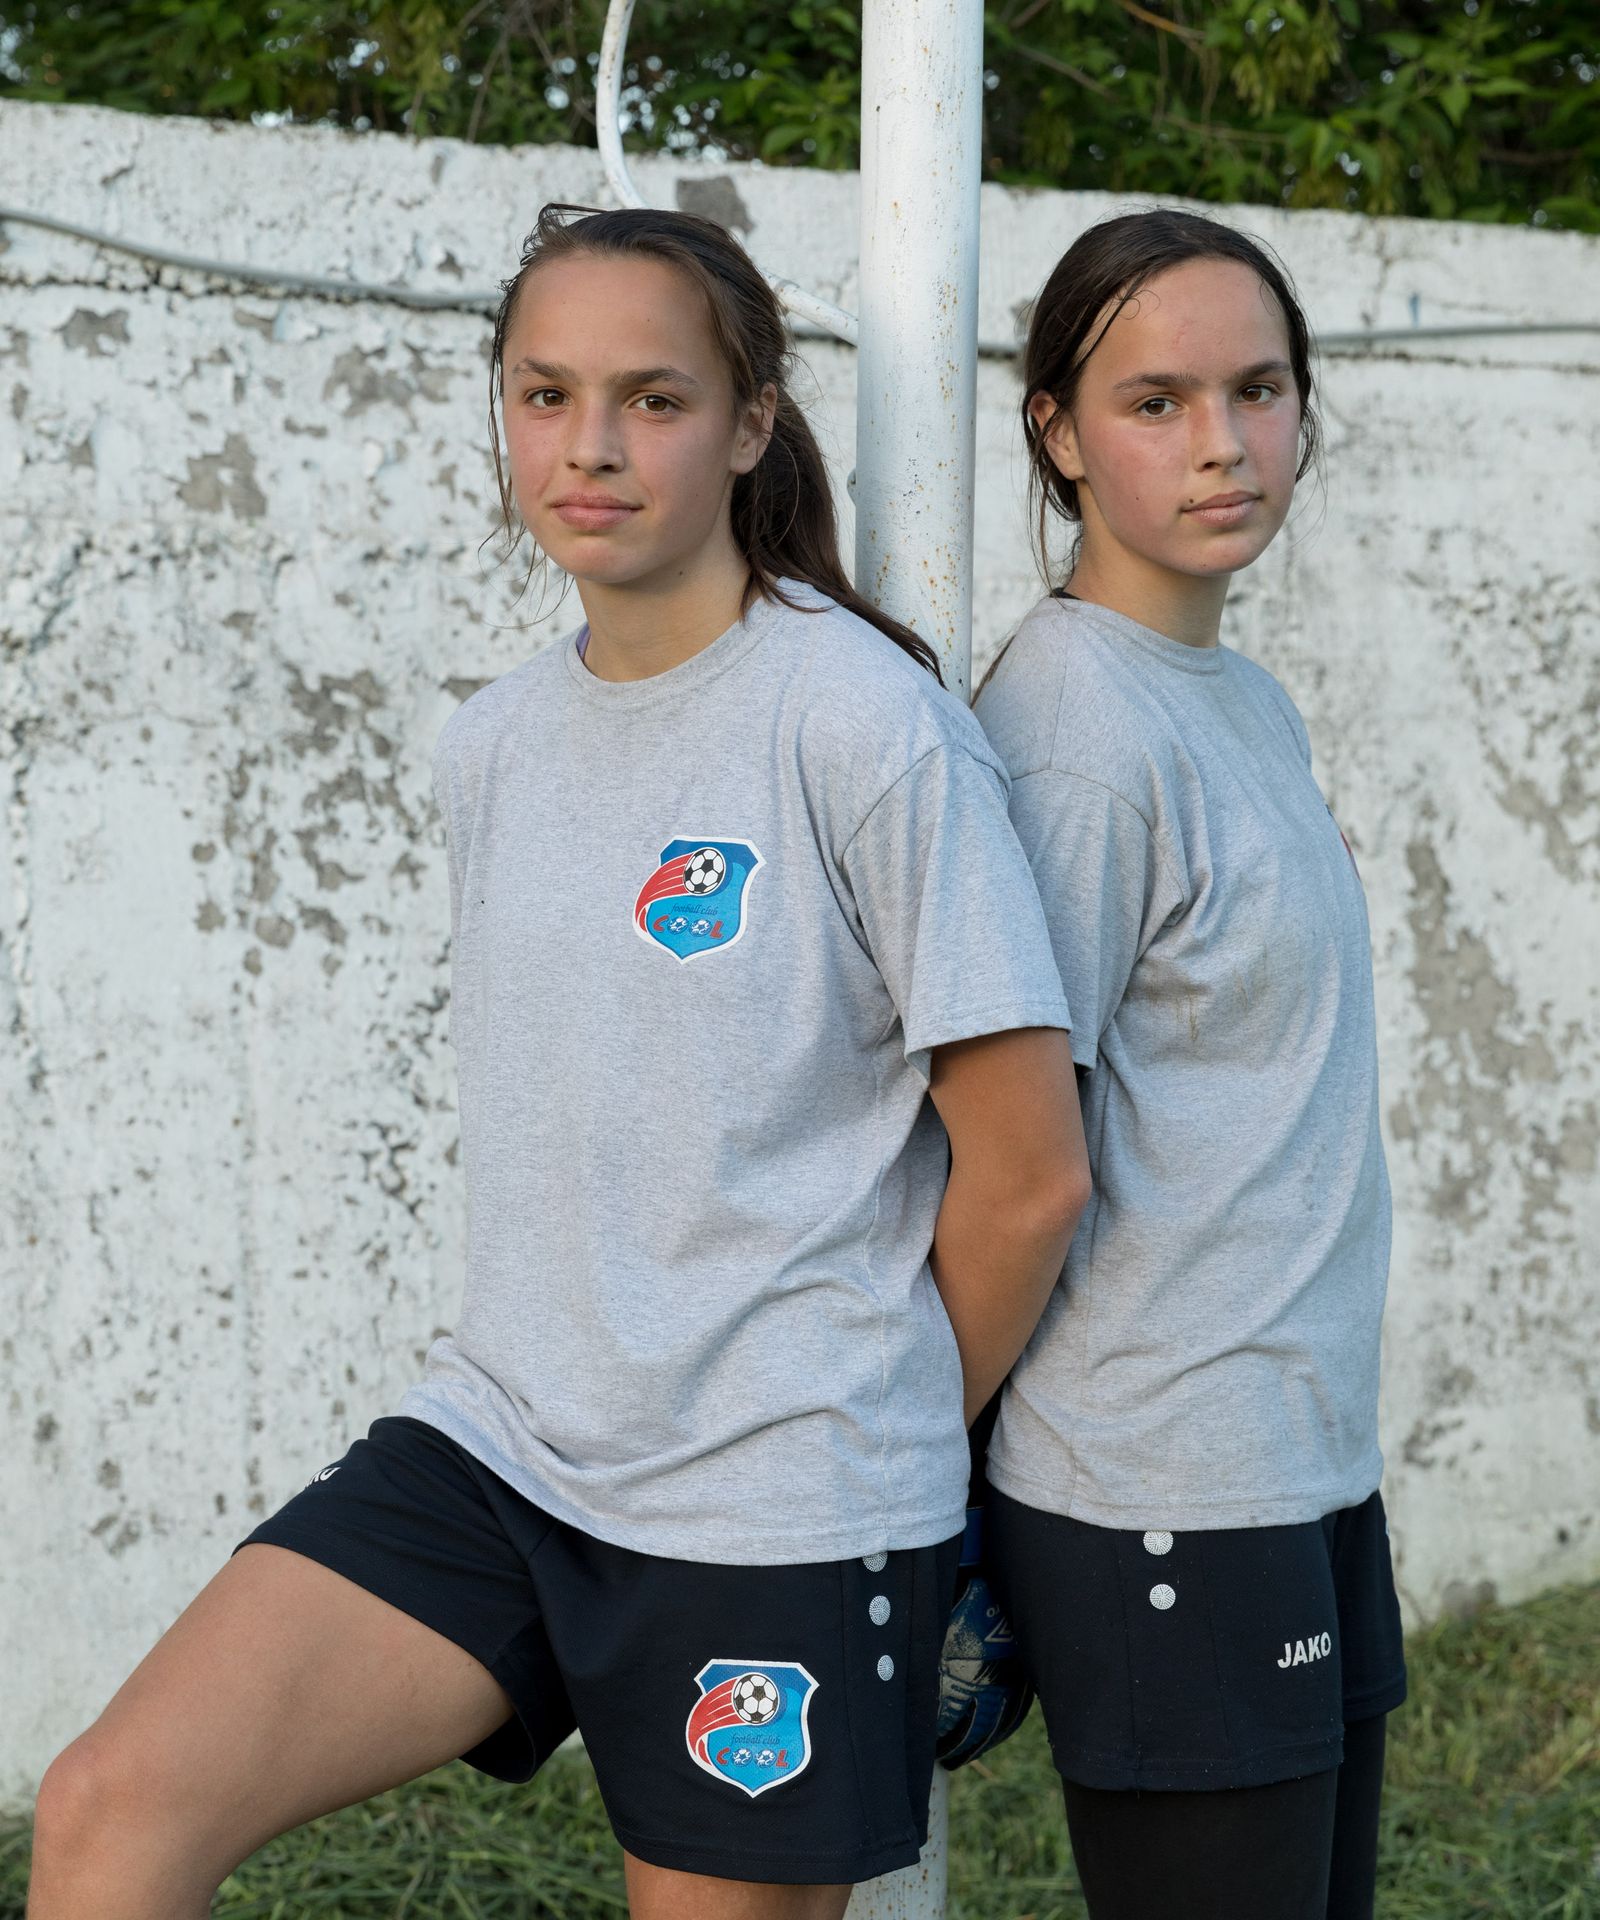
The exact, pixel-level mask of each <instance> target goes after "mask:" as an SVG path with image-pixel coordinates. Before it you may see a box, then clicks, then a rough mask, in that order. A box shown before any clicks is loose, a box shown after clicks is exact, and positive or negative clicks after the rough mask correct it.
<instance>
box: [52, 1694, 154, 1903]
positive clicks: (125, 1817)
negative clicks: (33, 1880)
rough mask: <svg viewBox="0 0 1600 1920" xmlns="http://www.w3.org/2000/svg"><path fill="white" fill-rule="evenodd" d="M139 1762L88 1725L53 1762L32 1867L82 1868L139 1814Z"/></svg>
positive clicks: (58, 1871)
mask: <svg viewBox="0 0 1600 1920" xmlns="http://www.w3.org/2000/svg"><path fill="white" fill-rule="evenodd" d="M140 1801H141V1783H140V1774H139V1769H138V1768H137V1766H135V1765H134V1764H133V1761H132V1759H131V1757H129V1756H127V1755H125V1754H124V1753H123V1752H122V1750H121V1743H120V1742H118V1741H117V1740H115V1739H114V1738H111V1737H109V1736H107V1735H106V1734H104V1733H102V1732H101V1731H100V1730H99V1729H98V1728H93V1727H91V1728H90V1730H89V1731H88V1732H87V1733H85V1734H82V1735H81V1736H80V1737H79V1738H78V1739H76V1740H74V1741H73V1743H72V1745H71V1746H70V1747H68V1748H66V1749H65V1751H64V1752H62V1753H60V1754H58V1755H57V1756H56V1758H55V1759H54V1760H53V1761H52V1762H51V1764H50V1766H49V1769H48V1770H47V1772H46V1773H45V1776H44V1779H43V1781H42V1782H41V1783H40V1787H39V1798H38V1803H37V1805H36V1806H35V1808H34V1816H33V1857H34V1872H35V1875H36V1876H37V1875H38V1874H39V1873H40V1872H41V1870H46V1869H47V1870H48V1871H49V1872H50V1873H51V1874H54V1875H64V1874H66V1873H67V1872H68V1871H70V1870H72V1869H74V1868H77V1869H82V1868H84V1867H86V1866H87V1865H88V1864H89V1863H90V1862H92V1861H93V1860H94V1858H95V1857H96V1855H97V1854H99V1853H102V1852H103V1851H104V1850H105V1849H106V1847H107V1846H108V1845H115V1837H116V1834H117V1833H118V1832H119V1831H124V1832H125V1831H127V1830H129V1829H130V1828H133V1827H136V1826H137V1824H138V1823H139V1821H140V1818H141V1811H140Z"/></svg>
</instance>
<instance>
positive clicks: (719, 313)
mask: <svg viewBox="0 0 1600 1920" xmlns="http://www.w3.org/2000/svg"><path fill="white" fill-rule="evenodd" d="M575 254H594V255H598V256H600V257H602V258H616V257H618V256H634V257H639V258H644V259H652V260H664V261H666V262H667V264H668V265H669V266H673V267H676V268H677V269H678V271H679V272H680V273H682V274H683V275H684V276H685V278H686V279H688V280H689V281H690V283H691V284H692V285H693V286H695V287H697V288H698V289H699V290H700V292H701V293H702V294H703V295H704V296H705V302H706V313H707V317H708V319H709V320H710V323H711V332H712V337H713V338H714V339H715V341H716V343H717V349H718V351H719V352H720V353H721V355H722V358H723V362H724V364H725V365H726V367H727V369H728V374H729V377H730V379H731V380H732V383H733V403H734V407H735V409H736V410H741V411H742V410H743V409H744V408H745V407H747V406H749V405H750V404H751V403H752V402H753V401H754V400H756V399H757V398H758V397H759V396H760V394H761V392H762V390H763V388H765V387H767V386H773V387H776V389H777V392H778V405H777V412H776V415H775V417H774V420H773V425H772V438H771V440H770V441H769V442H768V443H767V447H766V451H765V452H764V453H763V454H762V456H761V458H760V459H759V460H758V461H757V462H756V464H755V466H754V467H753V468H752V469H751V470H750V472H749V473H742V474H740V475H739V476H738V477H737V478H736V479H735V481H734V483H733V502H732V515H733V537H734V540H735V542H736V543H737V545H738V548H739V551H740V552H741V553H742V554H743V555H744V557H745V560H746V562H747V563H748V565H749V568H750V584H749V587H748V588H747V589H746V597H745V604H746V607H747V608H748V606H749V605H750V603H751V602H752V601H753V600H755V599H756V598H758V597H759V598H761V599H763V600H782V599H783V595H782V594H781V593H780V592H779V589H778V582H779V581H780V580H782V579H785V578H787V579H790V580H799V581H803V582H804V583H805V585H807V586H809V587H814V588H815V589H816V590H817V591H818V592H819V593H822V594H826V596H827V597H828V598H829V599H830V600H833V601H835V602H837V604H838V605H839V606H841V607H846V608H848V609H849V611H850V612H851V613H854V614H857V615H859V616H860V618H861V619H863V620H865V621H868V622H869V623H870V624H871V625H872V626H874V627H876V628H877V629H878V631H879V632H880V633H883V634H886V635H887V636H888V637H889V639H891V640H892V641H893V642H894V643H895V645H896V646H897V647H901V648H903V649H904V650H905V652H907V653H908V654H910V656H911V657H912V659H913V660H915V661H916V662H917V664H918V665H919V666H923V667H926V668H927V669H928V671H929V672H930V673H931V674H932V675H933V676H934V678H935V679H936V680H937V679H941V678H942V676H941V675H940V672H939V662H938V657H937V655H936V654H935V653H934V651H933V649H932V648H931V647H930V646H929V645H928V643H927V642H926V641H925V640H921V639H919V638H918V637H917V635H916V634H915V633H913V632H912V631H911V629H910V628H909V627H905V626H902V625H901V624H900V622H899V621H898V620H891V619H890V618H889V616H888V615H887V614H885V613H882V612H880V611H879V610H878V608H876V607H875V606H873V605H872V604H871V603H870V602H869V601H866V600H864V599H862V597H861V595H860V594H858V593H857V592H856V590H855V589H854V587H852V586H851V584H850V582H849V580H848V579H847V578H846V576H845V571H844V567H843V565H842V564H841V562H840V559H839V533H838V527H837V525H836V523H835V520H834V515H833V495H832V493H831V492H830V491H829V488H828V470H827V468H826V466H825V465H824V464H823V459H822V453H821V450H820V449H819V448H818V446H817V442H816V438H815V436H814V435H813V434H812V431H811V428H810V426H809V425H808V423H807V421H806V417H805V415H804V413H802V412H801V410H800V406H799V403H798V402H797V401H796V400H795V398H794V395H793V394H792V393H791V392H790V391H789V369H790V366H791V364H792V361H793V355H792V353H791V351H790V348H789V339H788V335H787V333H786V331H785V328H784V324H783V310H782V308H781V307H780V306H779V304H778V298H777V295H776V294H775V293H774V292H773V291H772V289H771V287H769V286H768V285H767V282H766V281H765V279H764V278H763V277H762V275H761V274H760V272H759V271H758V270H757V268H756V266H755V264H754V262H753V261H752V260H751V258H750V256H749V255H748V254H747V253H746V252H745V250H744V248H743V247H741V246H740V245H739V243H738V241H737V240H735V239H734V238H733V237H732V236H731V235H730V234H728V233H726V232H725V231H724V230H723V229H722V228H721V227H719V226H718V225H717V224H716V223H715V222H714V221H712V220H703V219H701V218H700V217H699V216H698V215H695V214H692V213H669V212H666V211H664V210H661V209H658V208H654V207H646V208H628V209H625V210H623V211H619V212H609V213H608V212H597V211H596V210H595V209H594V208H592V207H573V206H563V205H560V204H556V203H552V204H550V205H548V206H545V207H542V208H541V209H540V211H539V220H538V224H537V225H536V226H535V227H534V230H533V232H532V233H530V234H529V235H528V237H527V239H526V240H525V241H524V242H523V243H522V260H521V264H520V265H519V266H518V268H517V271H516V272H515V273H514V274H513V275H512V277H511V278H510V279H509V280H507V281H506V282H505V283H504V287H503V289H502V298H501V301H500V308H499V311H498V313H497V314H496V315H495V322H494V356H493V359H492V360H491V361H490V365H489V444H490V446H491V448H492V449H493V451H494V471H495V479H496V480H497V482H498V483H499V488H500V511H501V514H502V517H503V518H504V521H505V532H506V539H507V541H508V543H509V544H510V545H511V546H515V545H516V543H517V542H518V541H519V540H520V539H521V537H522V535H523V533H524V532H525V531H526V528H525V527H524V526H523V524H522V521H521V519H520V517H519V516H518V514H517V510H516V503H515V501H514V500H513V498H512V494H511V486H510V482H509V480H508V479H507V475H506V469H505V462H504V460H503V458H502V455H501V449H500V425H499V416H498V411H497V409H498V407H499V403H500V400H501V397H502V395H503V393H504V391H505V385H504V370H503V366H502V361H503V359H504V355H505V347H506V335H507V333H508V332H509V331H510V327H511V322H512V318H513V316H514V315H515V313H516V307H517V301H518V299H519V298H520V296H521V293H522V289H523V288H524V287H525V286H526V285H527V283H528V280H529V277H530V276H531V275H532V274H534V273H535V272H537V271H538V269H539V268H540V267H541V266H543V265H544V264H545V262H546V261H549V260H559V259H570V258H571V257H572V256H573V255H575Z"/></svg>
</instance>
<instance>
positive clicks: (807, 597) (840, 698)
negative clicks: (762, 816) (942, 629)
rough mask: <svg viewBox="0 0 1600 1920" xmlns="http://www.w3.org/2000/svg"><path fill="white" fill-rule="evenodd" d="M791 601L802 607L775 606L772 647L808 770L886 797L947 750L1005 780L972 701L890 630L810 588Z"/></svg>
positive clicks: (796, 593)
mask: <svg viewBox="0 0 1600 1920" xmlns="http://www.w3.org/2000/svg"><path fill="white" fill-rule="evenodd" d="M791 597H792V598H794V599H796V600H798V601H799V602H800V603H801V604H800V605H799V606H798V607H796V608H789V607H782V608H779V609H777V619H776V620H775V622H774V630H773V634H772V638H773V639H774V640H775V641H776V642H777V643H778V645H777V647H776V648H775V649H774V650H773V651H775V652H777V653H778V654H779V655H780V656H781V658H782V661H783V665H782V668H781V671H782V672H783V675H784V678H785V680H786V681H787V682H788V683H789V689H790V691H791V693H792V695H793V696H794V698H795V700H796V702H797V720H796V726H797V735H798V738H799V740H800V742H801V747H802V760H803V762H804V763H805V764H807V765H812V766H815V765H816V764H817V763H819V762H823V763H826V764H828V765H830V766H832V767H834V768H836V769H837V770H839V771H840V772H841V773H843V774H846V775H848V776H850V777H851V779H852V781H853V782H854V783H856V784H859V785H860V786H861V788H862V789H863V792H864V793H865V792H866V791H867V790H871V791H872V792H874V793H876V794H881V793H883V792H884V791H886V790H887V789H888V787H889V786H891V785H892V784H893V783H894V781H895V780H896V779H898V778H899V777H900V775H902V774H904V773H906V772H908V771H909V770H910V768H911V767H912V766H914V765H915V764H916V763H917V762H918V761H919V760H921V759H923V758H924V757H925V756H926V755H928V754H929V753H932V752H935V751H936V750H938V749H940V748H944V749H946V750H948V751H950V752H953V753H956V754H959V755H962V756H966V757H969V758H972V759H975V760H978V761H980V762H981V763H982V764H983V765H984V766H986V767H988V768H990V769H991V770H992V771H993V772H994V773H995V775H996V777H997V778H1003V773H1002V770H1001V768H1000V765H999V762H998V760H997V758H996V756H995V753H994V750H993V748H992V747H991V746H990V744H989V742H988V740H987V739H986V738H985V736H984V732H983V729H982V728H981V727H980V726H979V725H978V723H977V721H976V720H975V719H974V718H973V716H972V713H971V711H970V709H969V708H968V707H967V705H966V703H965V702H964V701H962V700H959V699H957V698H956V697H955V695H953V694H951V693H949V692H947V691H946V690H945V689H944V688H943V687H941V686H940V684H939V683H938V681H937V680H936V679H935V678H934V677H933V675H932V674H931V673H929V672H928V670H927V669H926V668H925V667H922V666H919V665H918V663H917V662H916V661H915V660H913V659H912V658H911V656H910V655H909V654H908V653H906V652H905V651H904V650H903V649H902V648H900V647H897V646H896V645H895V643H894V642H893V641H892V640H891V639H890V638H889V637H888V635H887V634H885V633H882V632H880V631H879V630H878V628H876V627H875V626H873V625H872V624H871V623H870V622H869V621H866V620H863V619H862V618H861V617H860V616H859V615H858V614H854V613H851V612H849V611H848V609H846V608H844V607H840V606H837V605H835V604H834V603H833V602H832V601H831V600H827V599H825V598H824V597H823V596H822V595H821V594H818V593H815V592H814V591H813V590H811V589H809V588H800V589H798V590H797V591H793V592H792V593H791Z"/></svg>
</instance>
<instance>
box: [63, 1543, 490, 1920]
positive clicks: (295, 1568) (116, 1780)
mask: <svg viewBox="0 0 1600 1920" xmlns="http://www.w3.org/2000/svg"><path fill="white" fill-rule="evenodd" d="M509 1713H510V1706H509V1703H508V1702H507V1700H506V1696H505V1694H504V1693H503V1692H502V1691H501V1689H500V1687H499V1685H498V1684H497V1682H496V1681H495V1680H494V1679H493V1678H492V1677H491V1675H490V1674H489V1673H488V1671H487V1670H486V1669H485V1668H483V1667H482V1666H480V1665H479V1664H478V1662H477V1661H476V1660H474V1659H473V1658H472V1657H471V1655H470V1654H467V1653H464V1652H463V1651H462V1650H461V1648H459V1647H457V1646H455V1645H454V1644H453V1643H452V1642H451V1641H449V1640H446V1639H445V1638H444V1637H443V1636H442V1635H440V1634H437V1633H435V1632H434V1631H433V1630H432V1629H431V1628H430V1627H425V1626H423V1625H421V1624H420V1622H418V1621H416V1620H413V1619H411V1618H410V1617H409V1615H407V1614H404V1613H401V1612H399V1611H398V1610H397V1609H396V1608H394V1607H391V1606H389V1605H388V1604H387V1603H386V1602H384V1601H382V1600H378V1599H376V1598H374V1596H373V1595H371V1594H369V1593H367V1592H366V1591H365V1590H364V1589H362V1588H360V1587H358V1586H356V1585H354V1584H353V1583H352V1582H350V1581H348V1580H345V1579H344V1578H342V1577H341V1576H340V1575H339V1574H336V1573H332V1572H330V1571H329V1570H328V1568H326V1567H323V1566H319V1565H318V1564H317V1563H316V1562H315V1561H312V1560H307V1559H304V1558H302V1557H301V1556H300V1555H299V1554H295V1553H290V1552H287V1551H285V1550H284V1549H283V1548H281V1547H271V1546H265V1545H257V1546H250V1547H245V1548H244V1549H243V1550H242V1551H241V1552H240V1553H238V1554H237V1555H235V1557H234V1558H233V1559H232V1560H230V1561H229V1563H228V1564H227V1566H225V1567H224V1568H223V1569H222V1571H221V1572H220V1573H219V1574H218V1575H217V1577H216V1578H215V1579H214V1580H213V1581H212V1582H211V1584H210V1585H209V1586H208V1587H207V1588H206V1589H205V1590H204V1592H202V1593H201V1594H200V1596H199V1598H198V1599H197V1600H195V1602H194V1603H193V1605H192V1606H190V1607H189V1609H188V1610H187V1612H185V1613H184V1614H183V1615H182V1616H181V1617H180V1618H179V1619H178V1621H177V1622H176V1623H175V1624H174V1626H173V1627H172V1629H171V1630H170V1632H168V1633H167V1634H166V1635H165V1636H164V1637H163V1638H162V1640H161V1641H160V1642H159V1643H158V1644H157V1646H156V1647H155V1649H154V1651H153V1652H151V1653H150V1655H149V1656H148V1657H147V1658H146V1659H145V1660H144V1661H143V1663H142V1664H141V1665H140V1666H139V1667H138V1668H137V1669H136V1670H135V1672H134V1673H133V1675H132V1677H131V1678H130V1679H129V1680H128V1682H127V1684H126V1685H125V1686H124V1687H123V1688H122V1690H121V1691H120V1692H119V1693H118V1694H117V1696H116V1698H115V1699H114V1700H113V1701H112V1702H111V1704H110V1706H108V1707H107V1708H106V1710H105V1712H104V1714H102V1715H101V1717H100V1719H99V1720H98V1721H97V1722H96V1723H95V1724H94V1726H92V1727H91V1728H90V1729H89V1731H88V1732H87V1733H86V1734H84V1735H83V1736H82V1737H81V1738H80V1739H78V1740H76V1741H74V1742H73V1744H72V1745H71V1746H70V1747H68V1748H67V1750H66V1751H65V1752H64V1753H63V1754H62V1755H61V1756H60V1757H59V1758H58V1759H57V1760H56V1761H55V1763H54V1764H53V1765H52V1767H51V1768H50V1771H49V1772H48V1773H47V1774H46V1776H45V1780H44V1785H43V1786H42V1788H41V1789H40V1793H39V1805H38V1810H37V1815H36V1820H35V1827H34V1859H33V1885H32V1889H31V1892H30V1897H29V1904H28V1913H29V1915H30V1920H203V1916H204V1915H205V1914H206V1913H207V1911H208V1910H209V1907H210V1902H211V1896H212V1894H213V1893H214V1892H215V1891H216V1889H217V1887H218V1886H219V1885H220V1884H221V1882H222V1881H223V1880H224V1879H226V1877H227V1876H228V1874H230V1873H231V1872H232V1871H233V1869H234V1868H235V1867H236V1866H237V1865H238V1864H239V1862H240V1861H241V1860H243V1859H245V1858H246V1857H247V1856H248V1855H249V1854H251V1853H253V1852H254V1851H255V1850H256V1848H257V1847H259V1846H261V1845H263V1844H264V1843H265V1842H266V1841H267V1840H270V1839H271V1838H272V1837H273V1836H274V1835H275V1834H279V1833H283V1832H284V1831H286V1830H287V1829H288V1828H290V1827H295V1826H299V1825H300V1824H301V1823H302V1822H304V1821H306V1820H310V1819H312V1818H314V1817H315V1816H316V1815H318V1814H321V1813H327V1812H330V1811H331V1810H332V1809H333V1808H335V1807H343V1806H348V1805H350V1804H351V1803H352V1802H353V1801H357V1800H364V1799H367V1798H368V1797H369V1796H370V1795H372V1794H374V1793H379V1792H382V1791H383V1790H384V1789H385V1788H388V1787H392V1786H397V1785H398V1784H399V1783H400V1782H401V1781H404V1780H410V1779H414V1778H415V1777H416V1776H417V1775H418V1774H421V1773H426V1772H428V1771H429V1770H430V1769H432V1768H433V1767H436V1766H439V1765H441V1764H442V1763H443V1762H444V1761H446V1760H450V1759H453V1758H454V1757H455V1756H456V1755H457V1754H459V1753H463V1752H465V1751H466V1750H467V1749H468V1748H470V1747H473V1746H475V1745H476V1744H477V1743H478V1742H479V1741H480V1740H483V1739H486V1738H487V1737H488V1735H489V1734H491V1733H492V1732H493V1731H494V1730H495V1728H496V1727H498V1726H500V1725H501V1724H502V1723H503V1722H504V1721H505V1719H506V1717H507V1716H508V1714H509Z"/></svg>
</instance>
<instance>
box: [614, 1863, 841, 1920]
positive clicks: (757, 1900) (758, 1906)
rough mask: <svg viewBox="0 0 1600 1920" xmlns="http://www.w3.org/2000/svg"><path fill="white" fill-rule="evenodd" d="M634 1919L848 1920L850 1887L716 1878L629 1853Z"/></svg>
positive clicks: (631, 1904)
mask: <svg viewBox="0 0 1600 1920" xmlns="http://www.w3.org/2000/svg"><path fill="white" fill-rule="evenodd" d="M623 1859H624V1861H625V1863H626V1871H627V1879H628V1911H629V1913H630V1914H631V1915H632V1920H842V1916H843V1914H844V1910H845V1908H846V1907H847V1906H848V1905H849V1903H850V1889H849V1888H848V1887H781V1886H772V1885H771V1884H769V1883H767V1882H764V1881H757V1880H713V1879H710V1878H708V1877H707V1876H706V1875H705V1874H703V1873H678V1872H676V1871H674V1869H672V1868H671V1867H653V1866H650V1865H648V1864H647V1863H646V1862H645V1861H643V1860H638V1859H635V1858H634V1856H633V1855H632V1854H631V1853H628V1854H624V1856H623Z"/></svg>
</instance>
